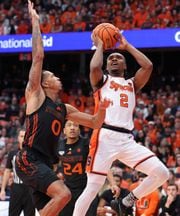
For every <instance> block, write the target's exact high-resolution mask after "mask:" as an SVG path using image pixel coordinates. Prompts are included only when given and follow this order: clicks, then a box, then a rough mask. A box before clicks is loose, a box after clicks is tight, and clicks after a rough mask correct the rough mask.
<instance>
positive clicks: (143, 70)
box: [119, 34, 153, 91]
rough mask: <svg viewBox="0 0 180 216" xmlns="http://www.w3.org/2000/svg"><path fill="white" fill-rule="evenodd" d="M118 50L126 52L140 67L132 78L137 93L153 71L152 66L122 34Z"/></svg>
mask: <svg viewBox="0 0 180 216" xmlns="http://www.w3.org/2000/svg"><path fill="white" fill-rule="evenodd" d="M119 49H122V50H126V51H128V52H129V53H130V54H131V55H132V56H133V57H134V58H135V59H136V61H137V62H138V64H139V65H140V66H141V67H140V69H139V70H138V71H137V72H136V74H135V76H134V85H135V89H136V91H138V90H140V89H141V88H143V87H144V86H145V84H146V83H147V82H148V80H149V78H150V75H151V72H152V69H153V64H152V62H151V61H150V60H149V59H148V58H147V57H146V56H145V55H144V54H143V53H142V52H140V51H139V50H138V49H136V48H135V47H134V46H133V45H131V44H130V43H129V42H128V41H127V40H126V39H125V37H124V36H123V35H122V34H120V46H119Z"/></svg>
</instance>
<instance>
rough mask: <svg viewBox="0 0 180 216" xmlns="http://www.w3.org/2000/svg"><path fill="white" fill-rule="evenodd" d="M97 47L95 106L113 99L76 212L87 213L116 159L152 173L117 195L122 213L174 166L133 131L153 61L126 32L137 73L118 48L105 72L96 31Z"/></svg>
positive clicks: (97, 133) (93, 144) (124, 44)
mask: <svg viewBox="0 0 180 216" xmlns="http://www.w3.org/2000/svg"><path fill="white" fill-rule="evenodd" d="M92 39H93V41H94V44H95V46H96V48H97V49H96V51H95V53H94V55H93V57H92V60H91V63H90V82H91V85H92V88H93V91H94V97H95V107H97V106H98V103H99V101H100V100H101V99H102V98H104V97H107V98H108V99H109V100H110V101H111V103H110V106H109V107H108V108H107V110H106V117H105V120H104V124H103V126H102V128H101V129H98V130H94V132H93V134H92V137H91V141H90V153H89V156H88V160H87V172H88V183H87V186H86V188H85V190H84V192H83V193H82V194H81V196H80V197H79V199H78V200H77V202H76V204H75V210H74V212H73V216H79V215H81V216H84V215H85V213H86V210H87V209H88V207H89V205H90V203H91V201H92V200H93V199H94V197H95V195H96V193H97V192H98V191H99V189H100V188H101V186H102V185H103V183H104V180H105V178H106V174H107V171H108V169H109V168H110V166H111V164H112V162H113V161H114V160H115V159H119V160H120V161H121V162H123V163H124V164H126V165H128V166H129V167H131V168H133V169H136V170H138V171H140V172H142V173H145V174H146V175H147V176H148V177H147V178H146V179H145V180H144V181H143V182H142V183H141V184H140V185H139V186H138V187H137V188H135V189H134V190H133V191H132V192H131V193H130V194H128V195H127V197H125V198H123V199H122V200H116V201H114V202H113V203H112V208H113V209H115V210H116V211H117V212H118V214H119V215H121V213H122V212H124V211H125V210H126V208H128V207H131V206H132V205H133V204H134V202H135V200H136V199H140V198H141V197H143V196H146V195H147V194H149V193H151V192H152V191H154V190H155V189H157V188H158V187H159V186H161V185H162V184H163V183H164V182H165V181H167V179H168V178H169V172H168V169H167V168H166V167H165V166H164V165H163V163H162V162H161V161H160V160H159V159H158V158H157V157H156V156H155V155H154V153H153V152H151V151H150V150H149V149H147V148H146V147H144V146H142V145H139V144H137V143H136V142H135V141H134V137H133V135H132V129H133V127H134V124H133V110H134V107H135V94H136V92H138V91H139V90H140V89H141V88H142V87H143V86H144V85H145V84H146V83H147V81H148V80H149V77H150V75H151V72H152V68H153V65H152V62H151V61H150V60H149V59H148V58H147V57H146V56H145V55H144V54H143V53H141V52H140V51H139V50H137V49H136V48H135V47H134V46H133V45H131V44H130V43H128V41H127V40H126V39H125V38H124V36H123V35H121V34H120V39H119V42H120V46H119V49H122V50H125V51H128V52H129V53H130V54H131V55H132V56H133V57H134V58H135V60H136V61H137V63H138V64H139V65H140V68H139V69H138V70H137V71H136V73H135V76H134V77H133V78H131V79H127V80H126V79H125V78H124V72H125V70H126V69H127V66H126V61H125V57H124V56H123V55H122V54H121V53H119V52H114V53H112V54H110V55H109V57H108V58H107V66H106V69H107V72H108V74H107V75H105V74H104V73H103V71H102V69H101V68H102V66H103V42H102V40H101V39H100V38H99V37H97V36H95V34H94V33H93V34H92Z"/></svg>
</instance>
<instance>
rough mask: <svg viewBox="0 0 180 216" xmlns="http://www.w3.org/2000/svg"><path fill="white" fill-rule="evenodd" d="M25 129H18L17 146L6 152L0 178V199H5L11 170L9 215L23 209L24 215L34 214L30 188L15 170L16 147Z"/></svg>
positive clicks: (32, 215)
mask: <svg viewBox="0 0 180 216" xmlns="http://www.w3.org/2000/svg"><path fill="white" fill-rule="evenodd" d="M24 135H25V129H23V128H19V129H18V136H17V141H18V148H17V149H15V150H12V151H10V152H9V154H8V158H7V163H6V168H5V171H4V174H3V178H2V186H1V191H0V199H1V200H6V187H7V185H8V181H9V179H10V177H11V172H13V183H12V185H11V190H10V202H9V214H8V215H9V216H20V214H21V211H23V213H24V216H34V215H35V207H34V205H33V201H32V197H31V194H30V189H29V187H28V186H26V185H24V184H23V182H22V181H21V180H20V179H19V177H18V176H17V174H16V171H15V158H16V153H17V151H18V149H22V143H23V140H24Z"/></svg>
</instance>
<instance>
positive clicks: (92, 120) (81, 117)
mask: <svg viewBox="0 0 180 216" xmlns="http://www.w3.org/2000/svg"><path fill="white" fill-rule="evenodd" d="M109 104H110V101H109V100H106V99H104V100H103V101H102V102H101V103H100V106H99V109H98V112H97V113H96V114H94V115H90V114H87V113H83V112H80V111H79V110H78V109H76V108H74V107H73V106H71V105H69V104H66V109H67V119H69V120H71V121H74V122H77V123H78V124H80V125H83V126H86V127H89V128H101V126H102V124H103V122H104V118H105V115H106V108H107V107H108V106H109Z"/></svg>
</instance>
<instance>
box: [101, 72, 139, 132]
mask: <svg viewBox="0 0 180 216" xmlns="http://www.w3.org/2000/svg"><path fill="white" fill-rule="evenodd" d="M99 91H100V92H99V93H100V95H99V96H100V98H101V99H103V98H107V99H109V100H110V101H111V103H110V106H109V107H108V108H107V110H106V117H105V120H104V123H105V124H108V125H112V126H116V127H121V128H126V129H128V130H132V129H133V128H134V123H133V111H134V107H135V91H134V84H133V81H132V79H128V80H125V79H124V78H123V77H112V76H110V75H108V77H106V81H105V82H104V85H103V86H102V88H101V89H99Z"/></svg>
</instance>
